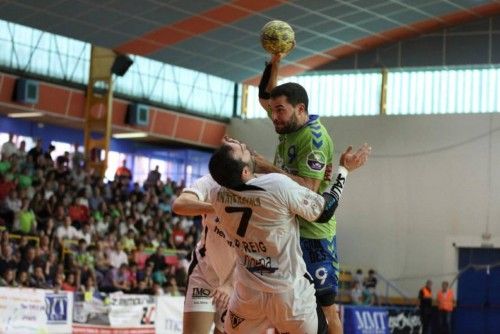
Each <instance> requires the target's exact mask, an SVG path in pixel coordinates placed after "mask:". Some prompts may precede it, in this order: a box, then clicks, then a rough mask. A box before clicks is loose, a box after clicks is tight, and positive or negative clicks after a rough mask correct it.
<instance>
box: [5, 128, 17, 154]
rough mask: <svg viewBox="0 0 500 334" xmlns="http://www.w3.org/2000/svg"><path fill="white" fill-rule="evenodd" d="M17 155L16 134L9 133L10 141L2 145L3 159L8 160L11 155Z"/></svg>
mask: <svg viewBox="0 0 500 334" xmlns="http://www.w3.org/2000/svg"><path fill="white" fill-rule="evenodd" d="M16 153H17V147H16V144H14V134H13V133H9V141H7V142H5V143H3V145H2V158H3V159H7V158H9V157H10V156H11V155H13V154H16Z"/></svg>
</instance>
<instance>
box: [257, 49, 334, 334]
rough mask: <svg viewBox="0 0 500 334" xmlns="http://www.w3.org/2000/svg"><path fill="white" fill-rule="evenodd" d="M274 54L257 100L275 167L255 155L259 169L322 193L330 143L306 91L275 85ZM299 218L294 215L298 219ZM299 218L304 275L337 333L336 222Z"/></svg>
mask: <svg viewBox="0 0 500 334" xmlns="http://www.w3.org/2000/svg"><path fill="white" fill-rule="evenodd" d="M282 56H283V55H275V56H273V58H272V60H271V62H270V63H268V64H267V65H266V69H265V70H264V73H263V75H262V78H261V82H260V85H259V101H260V103H261V105H262V107H263V108H265V109H266V110H267V111H268V115H269V117H270V118H271V120H272V121H273V124H274V128H275V131H276V132H277V133H278V134H279V144H278V147H277V149H276V154H275V159H274V165H271V164H269V163H267V162H266V161H265V160H264V159H262V158H259V157H258V158H257V159H256V162H257V166H258V168H259V170H260V171H262V172H280V171H281V172H284V173H286V174H287V175H288V176H290V177H291V178H292V179H293V180H295V181H296V182H298V183H299V184H301V185H303V186H305V187H307V188H309V189H311V190H313V191H315V192H318V193H321V192H322V191H324V190H325V189H326V187H327V185H328V183H329V181H330V178H331V172H332V168H333V158H334V146H333V142H332V139H331V137H330V136H329V135H328V132H327V131H326V129H325V127H324V126H323V125H322V124H321V122H320V120H319V117H318V116H316V115H309V113H308V103H309V100H308V96H307V92H306V90H305V89H304V88H303V87H302V86H301V85H299V84H297V83H286V84H282V85H279V86H276V83H277V76H278V67H279V62H280V60H281V58H282ZM301 219H302V218H299V221H300V220H301ZM317 225H318V224H309V223H306V222H305V221H301V224H300V237H301V241H300V243H301V248H302V251H303V253H304V254H303V256H304V260H305V262H306V265H307V270H308V272H309V274H310V275H311V276H312V277H313V278H314V285H315V289H316V296H317V300H318V303H319V304H320V305H321V306H322V308H323V311H324V313H325V316H326V318H327V320H328V323H329V333H335V334H340V333H342V324H341V322H340V318H339V316H338V313H337V311H336V307H335V297H336V295H337V292H338V279H339V264H338V258H337V249H336V248H337V247H336V220H335V217H332V218H331V219H330V221H329V222H328V223H327V224H323V225H321V226H317Z"/></svg>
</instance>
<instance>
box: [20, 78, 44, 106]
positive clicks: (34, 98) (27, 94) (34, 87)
mask: <svg viewBox="0 0 500 334" xmlns="http://www.w3.org/2000/svg"><path fill="white" fill-rule="evenodd" d="M38 91H39V83H38V81H35V80H29V79H24V78H18V79H17V80H16V90H15V94H14V100H15V101H16V102H20V103H26V104H36V103H38Z"/></svg>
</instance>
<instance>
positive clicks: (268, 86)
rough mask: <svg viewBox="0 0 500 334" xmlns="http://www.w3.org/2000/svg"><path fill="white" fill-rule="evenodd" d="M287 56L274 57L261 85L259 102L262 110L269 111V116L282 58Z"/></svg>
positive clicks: (263, 73) (261, 80)
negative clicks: (270, 101) (270, 103)
mask: <svg viewBox="0 0 500 334" xmlns="http://www.w3.org/2000/svg"><path fill="white" fill-rule="evenodd" d="M284 56H285V55H284V54H282V53H278V54H275V55H273V57H272V58H271V61H270V62H266V67H265V68H264V72H262V77H261V78H260V83H259V102H260V105H261V106H262V108H264V109H265V110H266V111H267V114H268V115H269V99H270V98H271V91H272V90H273V88H274V87H276V85H277V83H278V70H279V64H280V61H281V58H283V57H284Z"/></svg>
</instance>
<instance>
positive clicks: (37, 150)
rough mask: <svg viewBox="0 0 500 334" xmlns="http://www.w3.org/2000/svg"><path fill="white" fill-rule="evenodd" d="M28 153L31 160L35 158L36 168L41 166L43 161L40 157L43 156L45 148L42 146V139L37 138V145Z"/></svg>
mask: <svg viewBox="0 0 500 334" xmlns="http://www.w3.org/2000/svg"><path fill="white" fill-rule="evenodd" d="M28 155H29V156H30V157H31V160H33V164H34V165H35V168H40V167H41V165H42V164H41V161H40V159H39V158H40V157H42V156H43V148H42V140H41V139H37V140H36V145H35V147H33V148H32V149H31V150H29V151H28Z"/></svg>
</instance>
